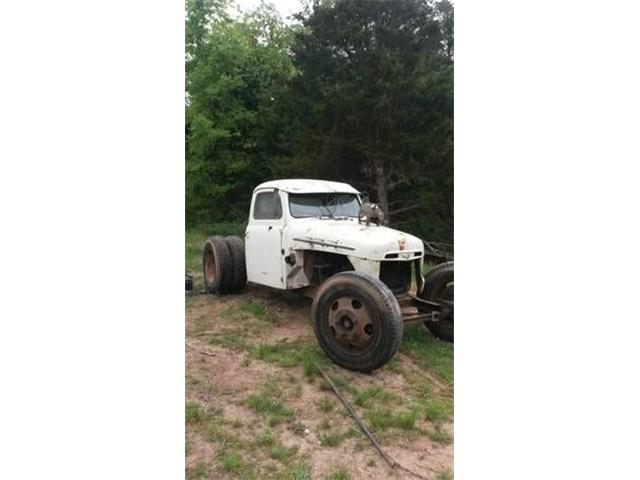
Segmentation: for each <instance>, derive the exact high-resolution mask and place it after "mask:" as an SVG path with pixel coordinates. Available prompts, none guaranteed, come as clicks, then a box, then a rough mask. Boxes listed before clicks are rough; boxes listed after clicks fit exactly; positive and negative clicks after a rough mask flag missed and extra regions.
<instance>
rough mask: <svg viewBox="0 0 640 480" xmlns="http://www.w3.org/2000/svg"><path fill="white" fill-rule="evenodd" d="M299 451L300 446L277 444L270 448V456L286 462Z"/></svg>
mask: <svg viewBox="0 0 640 480" xmlns="http://www.w3.org/2000/svg"><path fill="white" fill-rule="evenodd" d="M297 451H298V447H283V446H282V445H275V446H273V447H271V450H269V456H270V457H271V458H273V459H274V460H278V461H280V462H285V461H287V460H289V459H290V458H291V457H293V456H294V455H295V454H296V452H297Z"/></svg>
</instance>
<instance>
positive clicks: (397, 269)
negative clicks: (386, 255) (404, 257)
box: [380, 262, 411, 293]
mask: <svg viewBox="0 0 640 480" xmlns="http://www.w3.org/2000/svg"><path fill="white" fill-rule="evenodd" d="M380 280H382V282H383V283H384V284H385V285H386V286H387V287H389V288H390V289H391V291H392V292H393V293H404V292H406V291H407V290H409V286H410V285H411V262H380Z"/></svg>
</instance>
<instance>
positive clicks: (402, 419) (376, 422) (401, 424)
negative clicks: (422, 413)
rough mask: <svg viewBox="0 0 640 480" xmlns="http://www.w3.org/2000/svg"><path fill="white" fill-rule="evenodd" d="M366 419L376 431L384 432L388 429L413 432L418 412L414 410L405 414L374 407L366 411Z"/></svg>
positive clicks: (386, 408)
mask: <svg viewBox="0 0 640 480" xmlns="http://www.w3.org/2000/svg"><path fill="white" fill-rule="evenodd" d="M367 418H368V419H369V422H370V423H371V426H372V427H373V428H374V429H375V430H376V431H384V430H387V429H389V428H397V429H399V430H415V428H416V420H417V419H418V412H417V411H416V410H415V409H414V410H409V411H406V412H394V411H393V410H391V409H390V408H388V407H383V408H380V407H375V408H371V409H369V410H367Z"/></svg>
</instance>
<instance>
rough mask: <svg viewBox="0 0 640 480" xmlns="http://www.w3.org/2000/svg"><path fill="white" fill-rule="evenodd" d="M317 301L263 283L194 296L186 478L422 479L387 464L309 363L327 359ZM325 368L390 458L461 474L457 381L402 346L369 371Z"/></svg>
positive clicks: (428, 471)
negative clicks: (318, 330)
mask: <svg viewBox="0 0 640 480" xmlns="http://www.w3.org/2000/svg"><path fill="white" fill-rule="evenodd" d="M309 306H310V301H308V300H306V299H304V298H300V297H298V296H296V295H293V294H290V293H279V292H272V291H269V290H266V289H262V288H258V287H247V290H246V291H245V293H243V294H241V295H230V296H227V297H221V298H219V297H215V296H210V295H194V296H192V297H188V298H187V308H186V396H187V407H186V409H187V419H186V420H187V426H186V439H187V445H186V463H187V477H188V478H194V479H195V478H291V479H305V478H313V479H324V478H332V479H335V480H338V479H345V478H351V479H360V478H362V479H364V478H366V479H386V478H399V479H401V478H414V477H412V476H410V475H407V474H404V473H401V472H393V471H391V470H390V469H389V468H388V467H387V466H386V464H385V463H384V462H383V460H382V459H381V458H380V457H379V456H378V454H377V453H376V452H375V450H373V449H372V448H371V446H370V445H369V443H368V441H367V440H366V438H365V437H364V436H363V435H362V434H361V432H360V431H359V430H358V429H357V427H356V425H355V423H354V422H353V420H352V419H351V418H350V417H349V416H348V414H347V413H346V411H345V410H344V408H343V406H342V405H341V404H340V403H339V402H338V401H337V399H336V398H335V396H334V395H333V393H332V392H331V391H330V390H328V388H327V386H326V384H325V382H324V380H322V379H321V378H320V377H319V376H318V375H317V373H316V372H314V371H313V368H312V367H311V365H312V364H313V361H315V360H319V361H323V362H326V358H325V357H324V356H323V354H322V352H320V350H319V349H318V347H317V344H316V341H315V337H314V334H313V330H312V328H311V325H310V323H309ZM422 334H423V333H422V332H417V333H416V334H415V335H422ZM424 335H425V337H426V336H427V335H430V334H428V333H427V332H426V330H425V331H424ZM324 364H325V363H323V365H324ZM326 365H327V370H328V373H329V374H330V376H331V377H332V379H334V381H336V382H337V383H338V385H339V387H340V388H341V390H342V391H344V392H345V394H346V395H347V396H348V397H350V398H351V400H352V402H354V403H355V404H356V408H357V409H358V412H359V414H360V415H361V416H362V417H363V418H364V419H365V421H367V423H368V424H369V425H370V427H371V430H372V431H373V432H374V433H375V434H376V436H377V437H378V438H379V440H380V442H381V443H382V445H383V447H384V448H385V449H386V450H387V452H388V453H389V454H390V455H392V456H393V457H394V458H395V459H396V460H398V461H400V462H401V463H403V464H405V465H406V466H407V467H409V468H411V469H413V470H415V471H417V472H419V473H421V474H423V475H425V476H427V477H429V478H440V479H445V478H453V477H452V473H451V472H452V471H453V442H452V435H453V425H452V419H451V414H452V399H451V395H452V392H453V385H452V382H449V381H446V380H443V379H442V378H441V377H440V376H439V375H438V374H437V373H435V372H434V371H431V369H430V368H429V367H428V366H427V367H425V366H424V364H421V363H420V362H419V361H417V360H416V355H415V354H414V352H412V351H411V350H410V349H409V348H406V349H405V348H404V344H403V348H402V349H401V352H399V354H398V355H397V356H396V358H395V359H394V360H393V361H392V362H391V363H390V364H389V365H387V366H385V367H384V368H381V369H379V370H377V371H375V372H374V373H372V374H358V373H355V372H351V371H348V370H344V369H341V368H339V367H336V366H335V365H332V364H331V365H330V364H328V363H326Z"/></svg>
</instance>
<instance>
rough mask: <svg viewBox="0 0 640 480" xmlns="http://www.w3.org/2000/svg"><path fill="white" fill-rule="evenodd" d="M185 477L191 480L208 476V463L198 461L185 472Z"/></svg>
mask: <svg viewBox="0 0 640 480" xmlns="http://www.w3.org/2000/svg"><path fill="white" fill-rule="evenodd" d="M187 478H188V479H193V480H197V479H208V478H210V474H209V465H207V464H206V463H204V462H199V463H198V464H196V465H195V466H194V467H193V468H192V469H191V470H190V471H189V472H188V473H187Z"/></svg>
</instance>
